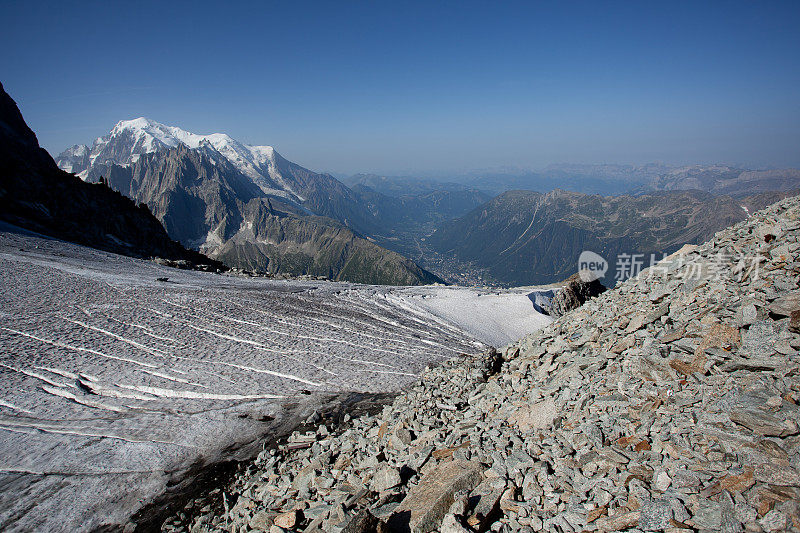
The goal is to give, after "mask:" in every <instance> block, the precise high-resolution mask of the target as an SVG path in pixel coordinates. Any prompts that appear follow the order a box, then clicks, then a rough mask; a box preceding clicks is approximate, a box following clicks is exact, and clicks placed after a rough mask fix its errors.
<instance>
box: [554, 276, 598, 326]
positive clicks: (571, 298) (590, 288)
mask: <svg viewBox="0 0 800 533" xmlns="http://www.w3.org/2000/svg"><path fill="white" fill-rule="evenodd" d="M605 290H606V287H605V286H604V285H603V284H602V283H600V281H599V280H596V279H594V280H591V281H586V280H585V279H583V278H582V277H581V275H580V273H578V274H575V275H573V276H572V277H570V278H569V279H568V280H567V281H566V284H565V285H564V288H563V289H561V290H560V291H559V292H557V293H556V294H555V296H553V298H552V299H551V300H550V306H549V308H548V309H547V311H548V312H549V313H550V315H551V316H553V317H560V316H562V315H565V314H567V313H569V312H570V311H572V310H573V309H577V308H578V307H580V306H582V305H583V304H584V303H585V302H586V301H587V300H589V298H594V297H595V296H599V295H600V294H602V293H603V292H605Z"/></svg>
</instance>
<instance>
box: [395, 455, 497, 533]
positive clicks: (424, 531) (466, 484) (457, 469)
mask: <svg viewBox="0 0 800 533" xmlns="http://www.w3.org/2000/svg"><path fill="white" fill-rule="evenodd" d="M482 471H483V468H482V467H481V465H480V463H476V462H471V461H464V460H461V459H453V460H452V461H448V462H446V463H442V464H439V465H437V466H436V467H435V468H433V469H432V470H431V471H429V472H428V473H427V474H425V475H424V476H423V477H422V479H421V480H420V482H419V484H418V485H417V486H415V487H413V488H412V489H411V490H410V491H409V492H408V494H407V495H406V497H405V498H404V499H403V501H402V502H400V505H399V506H398V507H397V509H396V510H395V512H394V514H393V515H392V517H391V519H390V522H389V523H390V525H392V526H394V527H401V528H402V527H403V525H404V524H407V525H408V528H409V530H410V531H411V532H412V533H429V532H430V531H434V530H435V529H436V528H438V527H439V524H440V523H441V521H442V519H443V518H444V515H445V513H447V510H448V509H449V508H450V505H452V503H453V496H454V495H455V493H456V492H458V491H460V490H471V489H472V488H474V487H475V486H476V485H477V484H478V483H480V481H481V478H482V477H483V475H482Z"/></svg>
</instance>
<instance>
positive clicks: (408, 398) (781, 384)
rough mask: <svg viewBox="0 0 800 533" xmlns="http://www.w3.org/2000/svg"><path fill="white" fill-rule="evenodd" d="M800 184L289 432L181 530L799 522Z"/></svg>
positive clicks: (179, 519) (768, 527) (184, 517)
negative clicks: (530, 328) (490, 340)
mask: <svg viewBox="0 0 800 533" xmlns="http://www.w3.org/2000/svg"><path fill="white" fill-rule="evenodd" d="M798 250H800V197H794V198H789V199H785V200H782V201H780V202H779V203H777V204H774V205H773V206H771V207H769V208H767V209H765V210H763V211H761V212H758V213H756V214H755V215H754V216H752V217H750V218H748V219H747V220H746V221H743V222H741V223H739V224H736V225H735V226H733V227H731V228H729V229H727V230H724V231H721V232H719V233H717V234H715V236H714V237H713V239H712V240H710V241H709V242H706V243H705V244H702V245H700V246H698V247H696V248H695V249H693V250H691V251H688V252H687V253H686V254H684V255H680V256H677V257H674V258H672V259H671V260H670V261H669V262H663V263H660V264H658V265H657V266H656V267H653V268H651V269H648V270H646V271H644V272H642V273H641V274H640V275H639V276H638V277H636V278H633V279H630V280H628V281H626V282H625V283H622V284H621V285H620V286H619V287H618V288H617V289H615V290H611V291H607V292H605V293H603V294H602V295H601V296H599V297H598V298H595V299H592V300H590V301H588V302H587V303H585V304H584V305H583V306H582V307H580V308H579V309H577V310H574V311H572V312H570V313H568V314H566V315H565V316H563V317H561V318H559V319H558V320H556V321H555V322H553V323H552V324H550V325H549V326H547V327H545V328H543V329H542V330H540V331H538V332H536V333H534V334H531V335H529V336H527V337H525V338H524V339H522V340H520V341H518V342H517V343H515V344H512V345H510V346H507V347H506V348H504V349H503V350H502V352H500V353H497V352H490V353H488V354H485V355H483V356H473V357H464V358H460V359H454V360H451V361H449V362H447V363H445V364H443V365H441V366H437V367H434V368H430V369H428V370H427V371H426V372H425V373H424V374H423V376H422V378H421V380H420V381H419V382H418V383H416V384H415V385H414V386H412V387H410V388H409V389H407V390H406V391H405V392H404V393H402V394H401V395H400V396H398V397H397V398H396V399H395V400H394V402H393V403H392V404H391V405H387V406H385V407H384V409H383V412H382V413H381V414H379V415H375V416H363V417H359V418H356V419H354V420H349V419H348V417H345V418H344V420H343V422H344V423H343V424H342V425H341V426H337V427H335V428H332V427H329V426H330V423H329V422H328V421H326V420H319V419H315V418H312V419H311V420H309V421H310V422H315V423H317V424H318V425H317V427H316V429H315V430H311V431H308V432H297V433H295V434H293V435H292V436H291V437H289V439H288V440H287V441H286V442H284V443H283V444H282V445H280V446H279V447H277V448H270V449H266V450H265V451H264V452H263V453H261V454H260V455H259V457H258V459H257V460H256V461H255V462H254V463H252V464H247V465H242V466H241V467H240V471H239V473H238V475H237V476H236V478H235V479H234V480H233V481H232V482H231V483H230V484H229V485H227V486H225V487H224V488H221V489H219V490H217V491H215V492H214V493H212V494H209V495H206V496H205V497H203V498H201V499H198V500H194V501H192V502H190V503H189V504H188V505H187V506H186V509H184V511H183V512H182V513H180V514H179V515H178V516H176V517H173V518H172V519H169V520H167V521H166V522H165V523H164V525H163V526H162V529H163V530H164V531H176V530H181V529H191V530H192V531H222V530H224V531H239V532H243V531H271V532H282V531H316V530H324V531H347V532H356V531H374V530H378V531H409V530H410V531H420V532H428V531H442V532H447V533H456V532H458V533H464V532H469V531H487V530H490V531H559V532H573V531H619V530H629V531H669V532H679V531H689V530H693V531H726V532H743V531H752V532H760V531H798V530H800V509H799V507H800V504H799V502H800V410H799V409H798V407H797V404H798V401H799V400H800V357H799V356H798V348H799V347H800V334H799V333H798V332H800V290H798V279H799V277H798V276H799V275H800V262H798V261H797V260H796V257H797V252H798Z"/></svg>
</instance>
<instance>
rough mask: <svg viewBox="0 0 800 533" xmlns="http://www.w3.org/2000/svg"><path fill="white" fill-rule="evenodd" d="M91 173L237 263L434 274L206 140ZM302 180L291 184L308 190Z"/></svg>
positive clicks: (275, 268) (382, 276) (332, 274)
mask: <svg viewBox="0 0 800 533" xmlns="http://www.w3.org/2000/svg"><path fill="white" fill-rule="evenodd" d="M93 174H97V175H98V176H99V175H100V174H104V175H105V176H107V180H108V184H109V186H110V187H112V188H113V189H115V190H118V191H120V192H121V193H122V194H124V195H126V196H128V197H130V198H133V199H134V200H135V201H137V202H142V203H144V204H146V205H148V206H149V207H150V209H151V211H152V212H153V214H154V215H155V216H156V218H158V219H159V220H160V221H161V222H162V223H163V224H164V227H165V228H166V229H167V232H168V233H169V234H170V235H172V236H173V237H174V238H176V239H178V240H179V241H180V242H181V243H183V244H184V245H185V246H188V247H191V248H196V249H199V250H201V251H202V252H203V253H206V254H208V255H209V256H210V257H213V258H214V259H217V260H219V261H222V262H223V263H225V264H227V265H230V266H235V267H238V268H243V269H248V270H256V271H261V272H268V273H273V274H274V273H283V274H291V275H300V274H311V275H315V276H324V277H327V278H330V279H335V280H346V281H353V282H360V283H375V284H389V285H419V284H425V283H435V282H438V281H440V280H439V279H438V278H437V277H436V276H434V275H433V274H430V273H429V272H427V271H425V270H423V269H421V268H420V267H418V266H417V265H416V264H414V263H413V262H412V261H410V260H408V259H406V258H404V257H402V256H401V255H399V254H397V253H396V252H391V251H389V250H386V249H384V248H381V247H380V246H378V245H377V244H375V243H373V242H370V241H369V240H367V239H365V238H364V237H362V236H361V235H359V234H358V233H356V232H354V231H353V230H352V229H350V228H348V227H347V226H345V225H344V224H342V223H340V222H338V221H336V220H333V219H330V218H326V217H321V216H317V215H314V214H313V213H311V212H310V211H309V210H308V209H307V208H305V207H304V206H302V205H298V204H297V203H296V202H293V201H292V200H291V199H289V198H286V197H283V196H267V195H264V193H263V190H262V189H261V188H260V187H258V186H257V185H256V184H255V183H254V182H253V181H252V180H251V179H250V178H249V177H248V176H246V175H244V174H243V173H242V172H240V171H239V170H238V169H237V168H236V167H234V165H233V164H232V163H231V162H230V161H229V160H228V159H227V158H226V157H224V156H223V155H222V154H221V153H220V152H219V151H217V150H216V149H215V148H214V147H213V146H212V145H210V144H208V143H206V144H201V145H200V146H199V147H198V148H196V149H192V148H189V147H188V146H186V145H184V144H179V145H177V146H176V147H175V148H169V149H164V150H161V151H158V152H153V153H146V154H142V155H141V156H140V157H138V158H137V159H136V161H135V162H133V163H132V164H130V165H128V166H124V167H123V166H120V165H116V164H111V165H99V164H98V165H95V166H94V167H93V168H92V170H91V171H90V175H89V179H91V178H92V176H93ZM312 189H313V186H303V188H302V189H300V188H299V187H298V190H303V191H308V190H312Z"/></svg>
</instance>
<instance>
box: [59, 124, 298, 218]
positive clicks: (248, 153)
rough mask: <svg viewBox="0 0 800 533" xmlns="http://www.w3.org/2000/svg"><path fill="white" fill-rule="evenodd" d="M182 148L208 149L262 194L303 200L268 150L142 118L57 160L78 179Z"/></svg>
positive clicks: (277, 156)
mask: <svg viewBox="0 0 800 533" xmlns="http://www.w3.org/2000/svg"><path fill="white" fill-rule="evenodd" d="M179 144H184V145H186V146H187V147H189V148H195V149H196V148H200V147H201V146H205V147H207V148H208V147H210V148H213V149H214V150H216V151H217V152H219V153H220V154H221V155H222V156H223V157H225V159H227V160H228V161H229V162H230V163H231V164H232V165H234V166H235V167H236V169H237V170H239V172H241V173H242V174H244V175H245V176H248V177H249V178H250V179H252V180H253V183H255V184H256V185H257V186H258V187H259V188H260V189H261V190H262V191H264V193H265V194H268V195H276V196H283V197H288V198H290V199H293V200H295V201H298V202H300V203H302V202H303V201H304V200H305V199H304V198H303V196H302V195H301V193H300V192H299V191H298V190H296V187H294V186H293V184H291V183H290V182H289V180H288V179H287V178H286V177H285V176H284V175H283V174H282V173H281V171H280V169H279V168H278V165H279V162H278V158H279V157H280V156H279V155H278V154H276V152H275V149H274V148H272V147H271V146H250V145H247V144H244V143H241V142H239V141H237V140H236V139H233V138H231V137H230V136H229V135H226V134H224V133H212V134H209V135H198V134H195V133H191V132H188V131H186V130H183V129H181V128H178V127H175V126H166V125H164V124H161V123H159V122H156V121H154V120H151V119H149V118H145V117H139V118H136V119H133V120H122V121H120V122H118V123H117V124H116V125H115V126H114V128H113V129H112V130H111V131H110V132H109V134H108V135H106V136H104V137H99V138H97V139H96V140H95V141H94V143H93V144H92V146H91V148H89V147H88V146H86V145H75V146H73V147H71V148H68V149H67V150H65V151H64V152H62V153H61V154H60V155H59V156H58V157H57V158H56V162H57V163H58V166H59V168H61V169H62V170H66V171H67V172H72V173H75V174H77V175H78V176H79V177H80V178H82V179H84V180H85V179H87V178H88V177H89V173H90V171H91V170H92V169H93V168H95V167H98V166H101V165H102V166H107V165H109V164H117V165H120V166H127V165H130V164H132V163H135V162H136V161H137V160H138V159H139V158H140V157H141V156H142V155H143V154H149V153H153V152H157V151H160V150H163V149H169V148H175V147H176V146H178V145H179Z"/></svg>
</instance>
